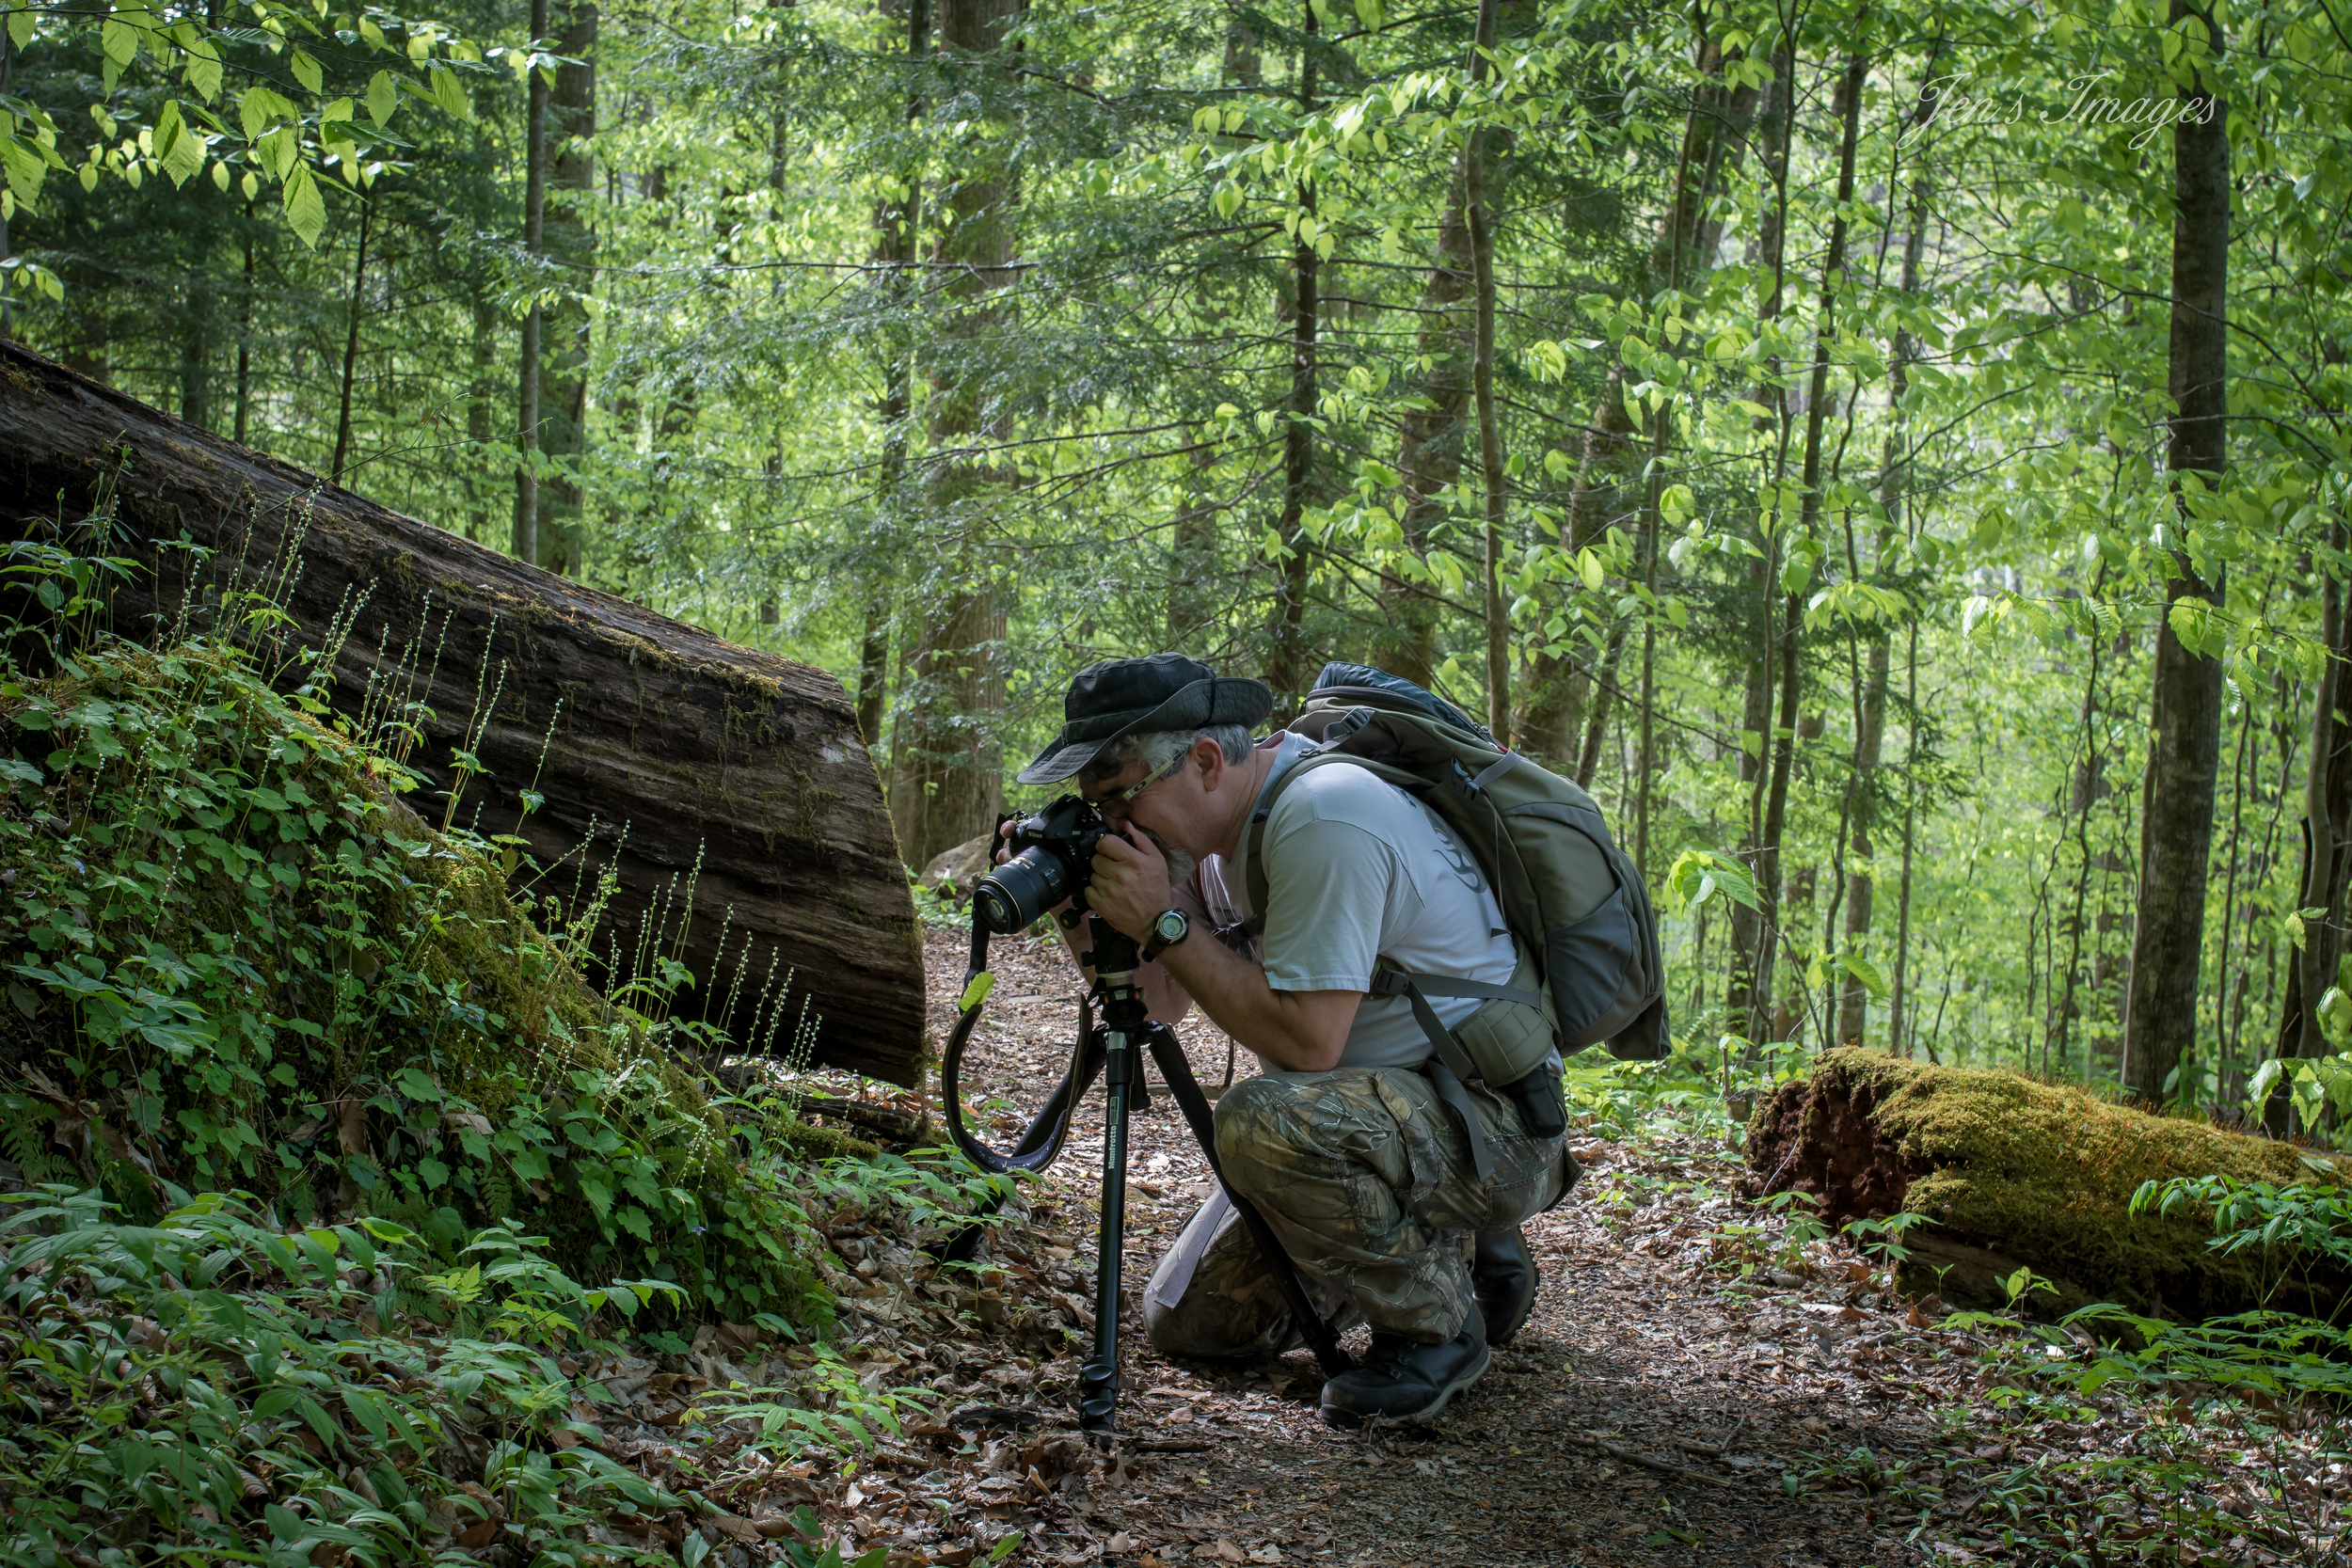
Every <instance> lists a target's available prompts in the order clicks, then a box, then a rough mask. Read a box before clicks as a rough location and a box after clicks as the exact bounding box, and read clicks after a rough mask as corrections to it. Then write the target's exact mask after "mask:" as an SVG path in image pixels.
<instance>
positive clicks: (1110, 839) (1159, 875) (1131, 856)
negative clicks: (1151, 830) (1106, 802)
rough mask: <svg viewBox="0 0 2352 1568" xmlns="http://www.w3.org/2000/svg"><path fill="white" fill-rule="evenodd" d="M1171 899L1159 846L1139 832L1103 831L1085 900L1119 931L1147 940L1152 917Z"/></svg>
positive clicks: (1165, 863) (1096, 848)
mask: <svg viewBox="0 0 2352 1568" xmlns="http://www.w3.org/2000/svg"><path fill="white" fill-rule="evenodd" d="M1170 902H1172V898H1171V889H1170V888H1169V887H1168V861H1167V858H1166V857H1165V856H1163V855H1162V854H1161V853H1160V847H1159V846H1158V845H1156V844H1154V843H1152V841H1151V839H1150V838H1148V837H1146V836H1144V835H1142V834H1140V833H1138V834H1137V835H1136V837H1135V838H1133V839H1124V838H1120V837H1119V836H1118V835H1117V834H1116V833H1104V835H1103V842H1102V843H1101V844H1099V845H1097V846H1095V849H1094V877H1093V879H1092V880H1090V881H1089V882H1088V883H1087V903H1088V904H1089V906H1090V907H1091V908H1092V909H1093V911H1094V912H1095V913H1097V914H1099V915H1101V916H1102V917H1103V918H1104V919H1105V920H1107V921H1109V922H1110V923H1111V928H1112V929H1113V930H1115V931H1117V932H1118V933H1119V934H1120V935H1121V936H1123V937H1127V938H1129V939H1131V940H1133V941H1136V942H1142V941H1144V940H1146V939H1147V938H1148V937H1149V936H1150V934H1151V930H1152V918H1153V917H1154V916H1156V915H1157V914H1158V913H1159V912H1160V911H1162V910H1164V909H1167V908H1168V905H1169V903H1170Z"/></svg>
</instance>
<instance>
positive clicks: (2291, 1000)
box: [2278, 523, 2352, 1130]
mask: <svg viewBox="0 0 2352 1568" xmlns="http://www.w3.org/2000/svg"><path fill="white" fill-rule="evenodd" d="M2332 543H2333V544H2334V545H2335V547H2336V548H2337V549H2338V550H2341V549H2342V548H2343V547H2344V529H2343V526H2342V525H2341V524H2340V523H2339V525H2338V526H2337V530H2336V533H2335V537H2334V539H2333V541H2332ZM2323 570H2324V568H2323ZM2321 611H2322V616H2323V622H2324V625H2325V626H2326V638H2327V645H2328V648H2329V650H2330V657H2328V661H2327V663H2326V664H2325V665H2324V666H2323V667H2322V668H2321V670H2320V675H2319V683H2318V685H2319V690H2318V693H2317V696H2316V698H2315V700H2314V701H2313V702H2312V729H2311V742H2310V761H2309V765H2308V767H2307V768H2306V769H2305V774H2304V781H2303V860H2302V871H2301V874H2300V875H2299V876H2298V877H2297V878H2296V898H2297V899H2298V901H2299V903H2298V907H2299V908H2301V909H2307V910H2321V911H2325V912H2324V913H2322V914H2320V915H2316V916H2313V917H2312V918H2310V919H2307V920H2305V921H2304V922H2303V944H2302V947H2301V948H2300V949H2299V950H2298V951H2297V952H2296V954H2295V961H2294V962H2293V963H2291V964H2289V965H2288V967H2287V986H2286V999H2285V1005H2284V1006H2283V1007H2282V1009H2281V1010H2280V1015H2279V1044H2278V1054H2279V1055H2280V1056H2286V1057H2293V1056H2324V1055H2326V1054H2328V1037H2327V1034H2326V1032H2325V1031H2324V1030H2323V1029H2321V1027H2320V1023H2319V1004H2320V1001H2321V999H2322V998H2324V997H2325V996H2326V995H2327V994H2328V988H2329V987H2331V986H2333V985H2334V984H2335V983H2336V971H2337V968H2338V966H2339V965H2340V964H2341V963H2342V962H2343V960H2344V892H2345V878H2346V876H2347V874H2352V715H2347V713H2346V712H2345V709H2346V708H2352V694H2347V692H2346V691H2345V689H2344V671H2345V660H2346V658H2347V657H2348V656H2352V614H2346V613H2345V608H2344V585H2343V584H2342V583H2339V582H2338V581H2336V580H2335V578H2332V577H2329V578H2328V580H2327V582H2326V585H2325V587H2324V588H2323V589H2322V592H2321ZM2281 1130H2283V1129H2281Z"/></svg>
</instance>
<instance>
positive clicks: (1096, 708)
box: [1020, 654, 1274, 784]
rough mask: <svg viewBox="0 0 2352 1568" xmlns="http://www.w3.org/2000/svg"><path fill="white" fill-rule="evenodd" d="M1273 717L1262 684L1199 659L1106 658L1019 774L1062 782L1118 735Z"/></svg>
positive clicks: (1026, 779) (1080, 683)
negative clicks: (1058, 730) (1055, 731)
mask: <svg viewBox="0 0 2352 1568" xmlns="http://www.w3.org/2000/svg"><path fill="white" fill-rule="evenodd" d="M1273 711H1274V693H1273V692H1272V691H1270V690H1268V689H1266V687H1265V685H1264V684H1263V682H1260V681H1253V680H1248V679H1243V678H1240V677H1237V676H1223V675H1219V674H1218V673H1216V671H1215V670H1212V669H1210V668H1209V667H1208V666H1207V665H1205V664H1203V663H1201V662H1200V660H1199V659H1197V658H1186V657H1184V655H1182V654H1153V655H1152V657H1149V658H1106V659H1104V660H1103V661H1102V662H1101V663H1100V664H1089V665H1088V666H1087V667H1086V668H1085V669H1083V670H1081V671H1079V672H1078V673H1077V675H1076V676H1075V677H1074V678H1073V680H1072V681H1071V683H1070V692H1069V694H1068V695H1067V696H1065V697H1064V698H1063V699H1062V721H1063V722H1062V727H1061V734H1059V735H1057V736H1055V737H1054V740H1053V744H1051V745H1049V746H1047V747H1046V748H1045V750H1043V751H1042V752H1039V753H1038V755H1037V760H1036V761H1035V762H1033V763H1031V764H1029V766H1028V767H1026V768H1023V769H1022V770H1021V774H1020V779H1021V782H1022V783H1023V784H1059V783H1060V782H1061V781H1062V780H1064V779H1067V778H1069V777H1071V776H1072V775H1073V774H1075V773H1076V772H1077V771H1078V770H1079V769H1080V768H1084V767H1085V766H1086V765H1087V764H1088V763H1089V762H1092V761H1093V760H1094V758H1095V755H1096V754H1097V753H1098V752H1101V751H1102V750H1103V748H1104V747H1105V746H1108V745H1109V744H1110V743H1111V742H1112V741H1114V740H1117V739H1118V738H1119V737H1120V736H1122V735H1149V734H1152V733H1153V732H1156V731H1160V730H1205V729H1209V728H1211V727H1212V726H1215V725H1220V724H1239V725H1241V726H1242V727H1243V728H1245V729H1255V728H1256V727H1257V726H1258V725H1260V724H1262V723H1263V722H1265V719H1266V716H1267V715H1268V714H1270V713H1272V712H1273Z"/></svg>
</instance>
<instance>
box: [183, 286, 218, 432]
mask: <svg viewBox="0 0 2352 1568" xmlns="http://www.w3.org/2000/svg"><path fill="white" fill-rule="evenodd" d="M212 337H213V291H212V289H211V288H210V287H209V286H207V285H206V284H205V283H204V282H203V281H201V280H200V279H199V280H198V281H196V282H193V283H191V284H189V285H188V296H187V307H186V310H185V313H184V315H183V318H182V320H181V323H180V417H181V418H182V419H183V420H187V421H188V423H190V424H192V425H201V426H203V427H204V428H205V429H207V430H210V429H211V428H212V426H213V388H212V379H213V342H212Z"/></svg>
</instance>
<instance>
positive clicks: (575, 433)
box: [538, 0, 596, 577]
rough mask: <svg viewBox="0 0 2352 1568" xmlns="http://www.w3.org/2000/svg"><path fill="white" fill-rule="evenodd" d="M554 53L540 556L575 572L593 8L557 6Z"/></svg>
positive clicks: (585, 343) (584, 445) (586, 1)
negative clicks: (557, 292) (551, 286)
mask: <svg viewBox="0 0 2352 1568" xmlns="http://www.w3.org/2000/svg"><path fill="white" fill-rule="evenodd" d="M555 52H556V53H557V54H559V55H563V56H564V58H565V60H566V61H567V62H570V61H578V62H579V63H578V64H570V63H566V64H564V65H560V66H558V67H556V70H555V90H554V93H553V95H552V97H551V98H550V99H549V100H548V111H549V115H550V123H549V124H548V131H549V132H550V133H552V135H553V137H554V149H553V151H554V156H553V158H552V159H551V160H550V162H551V164H552V168H551V169H550V171H549V173H550V176H551V179H550V183H551V184H552V185H553V186H554V189H555V192H556V199H555V202H554V204H553V206H552V208H551V209H550V210H549V211H548V213H547V214H546V216H545V218H544V219H543V222H544V225H545V241H546V245H545V248H546V251H547V254H548V260H550V261H553V262H554V263H555V264H556V266H557V268H558V269H559V272H560V275H561V276H562V277H563V278H564V293H563V297H562V299H561V300H560V301H559V302H558V304H557V305H556V307H555V309H553V310H552V311H550V312H548V322H547V328H546V329H547V330H548V331H550V332H551V333H552V334H553V339H554V341H552V342H551V343H548V344H547V345H545V346H546V347H547V348H548V349H550V350H551V351H552V352H551V353H548V354H547V355H545V356H543V357H542V358H541V360H540V367H539V378H540V386H541V391H540V394H539V408H540V417H541V421H542V424H541V434H540V437H539V446H540V448H541V450H542V451H546V452H547V454H548V457H549V458H551V459H553V460H554V462H555V463H556V464H557V465H559V467H558V468H557V470H556V471H555V472H554V473H552V474H551V475H550V476H549V477H548V482H547V484H546V487H545V494H543V495H542V496H541V497H540V498H539V529H538V534H539V559H540V560H541V561H543V562H546V563H547V565H548V569H549V570H551V571H557V572H562V573H564V575H565V576H567V577H578V576H580V568H581V562H582V558H583V557H584V555H585V553H586V550H587V543H588V542H587V539H586V537H585V535H584V532H583V523H582V512H581V506H580V499H581V498H580V460H581V459H582V458H583V457H585V456H586V455H587V451H588V352H589V338H588V333H589V320H588V307H587V305H586V303H585V296H586V295H588V294H589V293H593V292H594V290H595V287H596V284H595V278H596V270H595V269H596V230H595V228H594V227H593V226H592V225H591V224H590V223H589V221H588V203H589V200H590V198H592V197H593V196H594V194H595V191H596V155H595V151H594V143H595V139H596V0H571V4H569V5H568V6H566V7H565V8H564V21H563V30H562V32H561V33H559V34H558V35H557V38H556V40H555Z"/></svg>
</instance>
